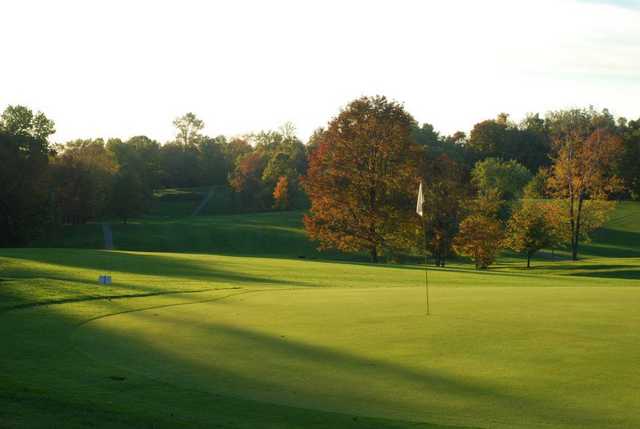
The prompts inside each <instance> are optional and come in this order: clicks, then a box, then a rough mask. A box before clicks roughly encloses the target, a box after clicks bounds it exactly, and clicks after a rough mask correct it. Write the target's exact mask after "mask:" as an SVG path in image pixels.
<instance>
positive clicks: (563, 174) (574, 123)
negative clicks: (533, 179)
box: [548, 109, 623, 260]
mask: <svg viewBox="0 0 640 429" xmlns="http://www.w3.org/2000/svg"><path fill="white" fill-rule="evenodd" d="M548 119H549V122H550V123H551V126H552V130H553V131H552V132H553V134H552V136H553V139H552V143H553V148H554V156H553V165H552V167H551V171H550V177H549V180H548V186H549V189H550V190H551V192H552V194H553V195H554V196H555V197H556V198H561V199H564V200H565V201H566V202H567V211H568V213H567V217H568V223H569V226H570V237H569V240H570V244H571V256H572V259H573V260H577V259H578V246H579V243H580V239H581V238H582V237H583V231H582V229H583V227H584V226H585V225H584V220H585V219H586V218H594V217H595V215H590V214H589V213H588V212H589V211H590V210H592V209H594V208H596V207H597V206H598V205H597V204H585V202H586V201H588V200H606V199H607V197H608V196H609V195H611V194H613V193H615V192H618V191H619V190H620V189H622V182H621V180H620V179H619V178H618V177H616V176H615V175H614V166H615V164H616V162H617V161H618V160H619V158H620V156H621V155H622V151H623V146H622V141H621V139H620V137H619V136H617V135H616V134H615V133H614V131H613V130H614V124H613V118H612V117H611V116H610V115H609V113H608V112H607V111H606V110H605V111H603V112H602V113H599V112H596V111H594V110H593V109H572V110H566V111H559V112H554V113H551V114H550V115H549V118H548Z"/></svg>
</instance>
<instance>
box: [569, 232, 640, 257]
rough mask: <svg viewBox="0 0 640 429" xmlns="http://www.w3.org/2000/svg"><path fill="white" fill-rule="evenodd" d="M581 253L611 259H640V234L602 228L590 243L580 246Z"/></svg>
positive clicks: (595, 233) (594, 234)
mask: <svg viewBox="0 0 640 429" xmlns="http://www.w3.org/2000/svg"><path fill="white" fill-rule="evenodd" d="M580 253H581V254H583V255H590V256H602V257H611V258H636V257H640V232H634V231H621V230H617V229H610V228H600V229H598V230H597V231H595V232H594V233H593V234H592V241H591V242H590V243H583V244H582V243H581V244H580Z"/></svg>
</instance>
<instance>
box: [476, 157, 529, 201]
mask: <svg viewBox="0 0 640 429" xmlns="http://www.w3.org/2000/svg"><path fill="white" fill-rule="evenodd" d="M531 179H532V176H531V173H530V172H529V170H527V169H526V168H525V167H524V166H522V165H520V164H519V163H518V162H516V161H514V160H510V161H501V160H499V159H496V158H487V159H485V160H483V161H478V162H477V163H476V165H475V166H474V167H473V170H472V171H471V181H472V182H473V184H474V186H475V187H476V188H477V189H478V191H479V192H480V193H487V192H488V191H489V190H497V191H498V192H499V193H500V195H501V196H502V198H504V199H506V200H513V199H517V198H519V197H521V196H522V189H523V188H524V187H525V185H526V184H527V183H528V182H529V181H531Z"/></svg>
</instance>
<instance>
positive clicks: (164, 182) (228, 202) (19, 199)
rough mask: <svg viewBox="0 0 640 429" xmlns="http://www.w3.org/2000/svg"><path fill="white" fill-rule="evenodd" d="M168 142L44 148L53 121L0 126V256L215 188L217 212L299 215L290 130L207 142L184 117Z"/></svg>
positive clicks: (301, 162)
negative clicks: (157, 194)
mask: <svg viewBox="0 0 640 429" xmlns="http://www.w3.org/2000/svg"><path fill="white" fill-rule="evenodd" d="M174 125H175V127H176V137H175V139H174V140H172V141H169V142H166V143H165V144H160V143H159V142H158V141H155V140H153V139H150V138H149V137H146V136H135V137H132V138H130V139H128V140H122V139H117V138H116V139H106V140H105V139H102V138H96V139H80V140H74V141H70V142H67V143H65V144H53V143H51V142H50V141H49V139H50V136H51V135H52V134H53V133H55V125H54V123H53V121H51V120H50V119H48V118H47V117H46V116H45V115H44V114H43V113H41V112H38V113H36V114H34V113H33V112H32V111H31V110H30V109H29V108H27V107H25V106H9V107H8V108H7V109H6V110H5V111H4V112H3V114H2V116H1V117H0V171H1V173H0V175H1V176H0V179H1V181H0V246H17V245H24V244H27V243H28V242H29V241H31V240H33V239H34V238H36V237H38V236H41V235H43V234H46V233H49V232H50V231H52V230H55V229H56V228H58V227H59V226H60V225H63V224H81V223H85V222H88V221H93V220H96V219H100V218H104V217H117V218H120V219H121V220H122V221H123V222H126V221H127V220H128V219H131V218H133V217H136V216H139V215H142V214H144V213H145V212H146V211H147V210H148V209H149V207H150V202H151V200H152V195H153V191H154V190H157V189H162V188H184V187H189V188H190V187H208V188H216V190H217V192H219V194H220V195H221V196H222V197H224V198H223V199H224V204H223V206H222V207H220V209H219V210H220V211H221V212H225V213H232V212H251V211H264V210H274V209H276V210H289V209H300V208H305V207H307V206H308V201H307V198H306V195H305V193H304V191H303V190H302V189H301V187H300V185H299V178H300V177H301V176H302V175H304V174H305V173H306V168H307V158H308V150H309V148H310V147H311V146H308V145H304V144H303V143H302V142H301V141H300V140H299V139H298V138H297V137H296V135H295V129H294V127H293V126H292V125H291V124H285V125H284V126H282V127H280V128H279V129H277V130H269V131H262V132H259V133H255V134H250V135H246V136H242V137H236V138H230V139H228V138H226V137H225V136H217V137H209V136H206V135H204V134H203V133H202V129H203V128H204V123H203V122H202V121H201V120H200V119H198V118H197V116H196V115H194V114H193V113H187V114H186V115H184V116H182V117H180V118H177V119H176V120H175V121H174Z"/></svg>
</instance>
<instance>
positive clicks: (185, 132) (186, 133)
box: [173, 112, 204, 146]
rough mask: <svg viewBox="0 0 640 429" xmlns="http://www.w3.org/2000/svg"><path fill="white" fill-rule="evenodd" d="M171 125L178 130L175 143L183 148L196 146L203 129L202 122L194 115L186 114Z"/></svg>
mask: <svg viewBox="0 0 640 429" xmlns="http://www.w3.org/2000/svg"><path fill="white" fill-rule="evenodd" d="M173 125H174V126H175V127H176V129H177V130H178V134H177V135H176V142H177V143H179V144H181V145H183V146H192V145H195V144H197V143H198V142H199V141H200V139H201V138H202V134H201V133H200V132H201V131H202V129H203V128H204V122H203V121H202V120H200V119H198V117H197V116H196V115H195V114H194V113H191V112H189V113H187V114H185V115H183V116H180V117H179V118H176V119H175V120H174V121H173Z"/></svg>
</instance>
